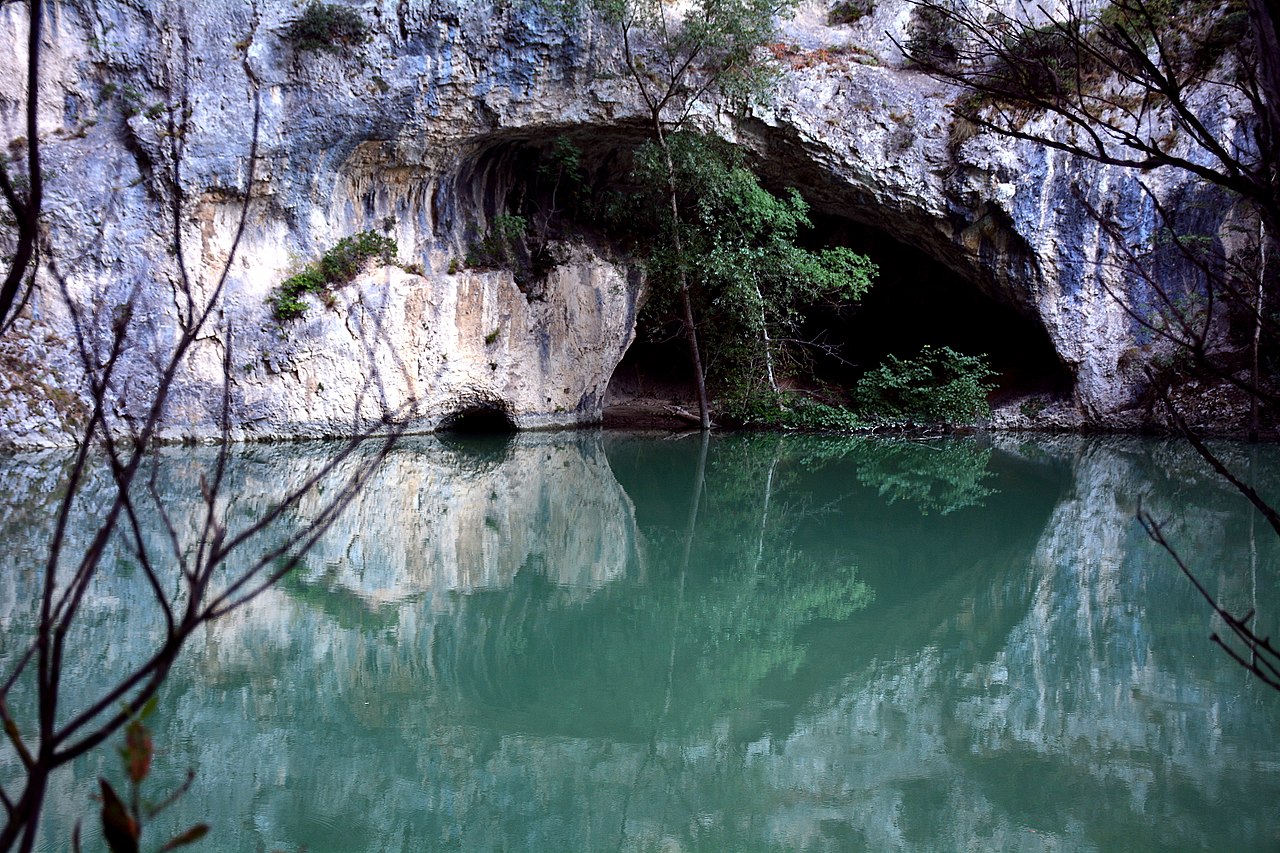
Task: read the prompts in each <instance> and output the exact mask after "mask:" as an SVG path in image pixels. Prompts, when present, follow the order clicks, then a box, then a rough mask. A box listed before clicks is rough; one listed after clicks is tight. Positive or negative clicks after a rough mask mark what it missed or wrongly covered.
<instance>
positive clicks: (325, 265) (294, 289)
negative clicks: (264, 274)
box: [269, 231, 399, 323]
mask: <svg viewBox="0 0 1280 853" xmlns="http://www.w3.org/2000/svg"><path fill="white" fill-rule="evenodd" d="M397 251H399V247H398V246H397V245H396V241H395V240H393V239H392V238H390V237H385V236H383V235H381V234H379V233H377V232H376V231H361V232H360V233H359V234H354V235H352V236H350V237H343V238H342V239H341V240H339V241H338V242H337V244H336V245H334V247H333V248H332V249H330V250H329V251H327V252H325V253H324V254H323V255H321V256H320V260H318V261H315V262H314V263H310V264H307V266H306V268H305V269H303V270H302V272H300V273H297V274H296V275H292V276H289V278H286V279H285V280H284V281H283V282H281V283H280V286H279V287H277V288H276V289H275V290H273V291H271V296H270V298H269V302H270V304H271V313H272V315H273V316H274V317H275V318H276V320H277V321H278V322H281V323H283V322H284V321H286V320H293V319H296V318H298V317H301V316H302V315H303V314H304V313H306V310H307V303H306V301H305V300H303V299H302V295H303V294H304V293H316V294H320V295H321V296H322V297H325V296H328V297H329V299H332V297H331V296H329V294H330V291H331V290H332V289H333V288H335V287H339V286H341V285H343V284H347V283H348V282H350V281H351V280H352V279H354V278H355V277H356V276H357V275H358V274H359V273H360V270H361V269H363V268H364V265H365V264H366V263H367V262H368V261H370V260H372V259H373V258H378V259H379V260H381V261H382V262H383V263H384V264H390V263H394V262H395V259H396V252H397ZM326 301H328V300H326Z"/></svg>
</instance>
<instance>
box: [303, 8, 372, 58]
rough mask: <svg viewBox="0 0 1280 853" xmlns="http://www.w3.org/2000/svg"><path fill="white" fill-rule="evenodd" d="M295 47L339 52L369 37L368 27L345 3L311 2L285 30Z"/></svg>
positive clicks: (361, 42)
mask: <svg viewBox="0 0 1280 853" xmlns="http://www.w3.org/2000/svg"><path fill="white" fill-rule="evenodd" d="M285 35H286V37H287V38H288V39H289V41H291V42H293V46H294V47H295V48H297V49H298V50H323V51H325V52H326V53H341V52H342V51H343V50H345V49H346V48H350V47H354V46H356V45H358V44H363V43H364V42H366V41H368V40H369V28H368V26H366V25H365V22H364V19H362V18H361V17H360V13H358V12H357V11H356V10H354V9H351V8H349V7H347V6H342V5H336V4H332V3H319V2H312V3H308V4H307V8H306V9H304V10H303V11H302V17H300V18H297V19H296V20H294V21H293V22H292V23H291V24H290V25H289V29H288V30H287V31H286V33H285Z"/></svg>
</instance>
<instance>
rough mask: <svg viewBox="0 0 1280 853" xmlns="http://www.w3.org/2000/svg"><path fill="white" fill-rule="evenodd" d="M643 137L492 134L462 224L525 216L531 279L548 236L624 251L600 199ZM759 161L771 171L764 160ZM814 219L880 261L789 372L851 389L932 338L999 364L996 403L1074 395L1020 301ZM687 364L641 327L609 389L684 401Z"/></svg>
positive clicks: (478, 155) (829, 310)
mask: <svg viewBox="0 0 1280 853" xmlns="http://www.w3.org/2000/svg"><path fill="white" fill-rule="evenodd" d="M562 139H567V140H569V141H570V142H572V143H573V145H574V146H575V147H576V149H577V151H578V154H579V157H580V159H579V160H578V161H577V162H578V165H577V169H578V170H579V171H578V174H579V176H580V177H579V178H578V180H580V181H581V184H580V185H578V186H577V187H576V188H574V187H573V186H571V185H570V183H566V181H565V180H564V179H563V172H562V171H558V170H557V169H558V167H557V168H552V167H553V166H555V164H556V163H557V162H558V161H557V159H556V154H555V152H556V150H557V146H558V145H560V143H561V140H562ZM643 139H644V133H643V129H642V128H639V127H635V126H617V127H611V128H607V129H606V128H596V127H590V128H589V127H571V126H570V127H564V128H559V129H547V130H546V132H545V133H543V134H531V135H527V136H514V135H513V136H508V137H503V138H496V139H492V140H489V141H488V142H486V143H484V144H482V145H480V146H479V147H478V148H477V150H476V151H475V153H474V154H473V156H472V158H470V163H469V165H468V166H467V167H466V168H464V169H462V170H461V172H460V174H459V176H458V183H457V189H458V190H459V191H460V192H461V194H462V195H463V196H465V197H469V198H468V201H469V204H466V205H464V206H463V207H464V209H465V208H470V209H472V210H477V211H482V217H483V219H481V220H480V221H478V222H477V221H472V222H470V223H468V225H467V228H466V229H465V232H466V233H468V234H469V235H472V236H471V237H470V239H472V240H475V239H478V237H477V236H475V235H477V234H478V233H480V232H478V231H477V230H476V229H477V228H479V227H481V224H480V223H481V222H484V221H489V222H490V223H491V222H492V221H493V219H494V217H496V216H497V215H499V214H502V213H504V212H505V213H508V214H516V215H519V216H521V217H523V218H524V219H525V221H526V222H527V223H528V232H527V237H526V239H525V243H526V244H527V245H526V246H525V247H523V248H524V250H525V252H526V253H527V254H528V255H529V263H528V266H529V270H528V272H529V273H530V277H531V278H534V279H536V278H537V276H538V275H540V274H541V271H542V270H541V265H540V264H538V263H537V261H538V257H539V255H538V253H539V252H542V251H544V250H545V247H546V246H547V245H548V244H549V243H548V241H556V240H564V239H568V240H585V241H587V242H588V243H591V244H593V245H596V246H597V247H598V248H599V249H601V250H602V251H604V252H605V253H606V254H613V255H615V256H625V254H626V250H627V248H628V246H626V245H625V244H626V243H627V236H626V235H625V234H623V235H618V234H610V233H607V229H605V228H604V223H603V222H601V221H600V217H599V213H600V210H599V205H600V203H601V202H602V200H607V199H608V198H609V197H610V196H611V194H619V193H622V194H625V193H626V192H627V191H628V190H630V189H633V188H632V187H630V186H629V181H630V175H631V163H630V157H631V151H632V150H633V149H634V148H635V146H636V145H637V144H638V143H639V142H641V141H642V140H643ZM760 171H761V172H762V173H766V174H767V173H768V172H769V170H768V169H765V168H761V170H760ZM794 176H795V173H792V177H794ZM810 177H812V179H813V180H818V179H820V178H821V176H810ZM771 178H772V179H768V178H767V179H766V181H765V183H766V186H768V187H769V188H770V189H771V190H773V191H774V192H777V191H779V190H781V189H783V188H784V186H785V185H786V180H785V178H782V177H781V176H779V175H772V176H771ZM800 189H801V191H802V194H804V195H808V194H809V193H808V192H806V189H812V188H806V187H800ZM819 195H821V193H819ZM836 203H838V201H837V200H833V199H830V198H828V199H826V200H825V204H824V205H823V206H824V207H825V209H826V210H827V211H831V210H833V209H835V208H833V205H834V204H836ZM863 214H864V215H863V216H860V219H861V220H862V222H867V221H874V219H873V218H872V220H868V218H867V216H866V215H865V214H866V211H863ZM810 218H811V220H812V221H813V225H814V227H813V229H812V230H811V231H810V232H809V233H808V234H807V235H805V236H804V237H802V240H803V242H804V243H806V244H808V246H809V247H810V248H820V247H823V246H847V247H849V248H851V249H853V250H854V251H857V252H860V253H863V254H866V255H868V256H870V257H871V259H872V260H874V261H875V262H876V263H877V264H878V265H879V268H880V275H879V278H878V281H877V283H876V285H875V286H874V287H873V288H872V289H871V291H870V292H869V293H868V294H867V295H866V296H865V297H864V298H863V299H862V301H861V302H860V303H858V304H856V305H852V306H842V307H833V306H814V307H812V308H811V309H810V310H808V311H807V312H806V320H805V322H804V324H803V326H802V328H801V329H800V334H798V335H797V338H798V339H799V340H801V341H811V342H815V343H816V344H820V345H821V346H800V347H799V348H798V349H799V351H801V352H802V353H803V354H804V355H805V357H806V358H807V359H808V360H809V365H808V366H807V367H806V369H805V371H804V372H805V373H806V374H808V375H807V376H804V377H803V378H800V379H797V380H796V381H797V384H799V385H801V386H804V387H814V386H822V385H825V386H827V387H828V388H829V389H831V390H832V391H834V392H836V393H837V394H838V392H839V391H840V389H845V390H851V389H852V387H853V385H854V384H855V383H856V381H857V379H858V378H859V377H860V376H861V375H862V374H863V373H864V372H865V371H867V370H870V369H873V368H875V367H876V366H877V365H879V364H880V363H881V362H882V361H883V360H884V358H885V356H887V355H889V354H893V355H896V356H898V357H900V358H906V357H911V356H914V355H916V354H917V353H918V352H919V350H920V348H921V347H922V346H924V345H925V344H930V345H933V346H947V347H951V348H952V349H954V350H957V351H959V352H963V353H966V354H969V355H985V356H986V358H987V360H988V362H989V364H990V365H991V367H992V369H993V370H994V371H995V372H996V374H997V375H996V377H995V379H994V380H993V381H994V383H995V385H996V390H995V392H994V393H993V395H992V402H993V403H998V402H1001V401H1004V400H1009V399H1016V398H1019V397H1022V396H1026V395H1030V394H1053V395H1067V394H1069V393H1070V391H1071V389H1072V387H1073V384H1074V380H1073V377H1072V375H1071V373H1070V371H1069V370H1068V369H1067V367H1066V366H1065V365H1064V364H1062V362H1061V361H1060V360H1059V358H1058V356H1057V353H1056V352H1055V350H1054V347H1053V344H1052V342H1051V341H1050V340H1049V336H1048V334H1047V333H1046V331H1045V329H1044V327H1043V324H1042V323H1041V322H1040V320H1039V319H1038V318H1037V317H1036V316H1035V315H1034V313H1032V312H1031V311H1030V310H1020V309H1019V308H1017V307H1015V306H1014V305H1012V304H1009V301H1008V300H1005V299H998V298H995V297H993V296H992V295H990V294H988V293H984V292H983V290H982V289H980V288H979V287H978V286H977V285H975V284H974V283H973V282H972V281H969V280H967V279H966V278H965V277H964V275H962V274H961V273H959V272H957V271H956V270H954V269H952V268H951V267H949V266H948V265H947V264H945V263H943V262H942V261H940V260H938V259H937V258H935V257H933V256H931V255H930V254H929V253H928V252H927V251H924V250H922V249H919V248H916V247H914V246H911V245H908V244H907V243H906V242H903V241H901V240H898V239H896V238H895V237H894V236H892V235H891V234H890V233H889V232H887V231H885V230H882V229H881V228H877V227H875V226H872V225H866V224H859V223H858V222H855V221H853V220H852V219H850V218H848V217H845V216H841V215H833V214H831V213H822V212H819V211H818V210H814V211H812V212H811V214H810ZM544 260H545V259H544ZM517 278H519V276H517ZM521 289H522V290H526V292H527V293H528V294H529V295H530V297H531V298H533V296H536V294H537V293H538V290H537V288H536V286H530V285H529V284H528V283H525V284H522V286H521ZM824 346H825V347H827V348H829V349H831V350H833V351H834V353H835V354H834V355H833V354H832V352H828V351H826V350H824ZM711 358H714V355H712V356H711ZM714 368H715V365H714V363H709V364H708V371H709V374H713V373H714ZM691 372H692V371H691V368H690V361H689V353H688V346H687V344H686V342H685V340H684V338H683V337H681V336H676V337H674V338H667V339H665V340H661V341H655V340H653V339H652V338H651V337H650V336H647V335H646V334H645V331H644V330H643V329H641V330H640V331H639V333H638V335H637V338H636V341H635V342H634V343H633V344H632V345H631V347H630V348H629V349H628V351H627V353H626V354H625V355H624V357H623V359H622V361H621V363H620V364H619V366H618V368H617V369H616V370H615V372H614V375H613V377H612V379H611V381H610V384H609V390H608V397H609V399H611V400H618V399H625V398H627V397H634V396H646V397H659V398H663V397H665V398H669V399H682V400H685V401H689V400H691V399H693V397H694V394H693V391H692V386H693V383H692V379H691ZM824 396H831V395H824ZM446 422H447V424H448V425H447V426H444V425H442V428H443V429H449V430H455V431H456V430H466V431H499V432H500V431H504V430H507V429H511V428H512V426H511V424H510V419H509V418H507V417H506V416H505V414H504V413H502V412H499V411H483V410H477V411H475V412H471V413H460V414H458V415H456V416H453V417H452V418H449V419H446Z"/></svg>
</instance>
